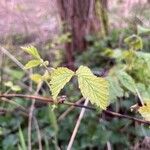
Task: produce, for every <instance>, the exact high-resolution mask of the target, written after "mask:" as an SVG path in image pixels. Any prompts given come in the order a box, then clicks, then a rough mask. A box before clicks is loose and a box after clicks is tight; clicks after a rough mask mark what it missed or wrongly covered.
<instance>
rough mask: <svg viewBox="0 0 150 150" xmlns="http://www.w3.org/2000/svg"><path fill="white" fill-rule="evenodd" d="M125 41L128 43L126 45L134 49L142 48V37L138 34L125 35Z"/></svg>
mask: <svg viewBox="0 0 150 150" xmlns="http://www.w3.org/2000/svg"><path fill="white" fill-rule="evenodd" d="M124 41H125V43H126V44H128V46H129V47H130V48H132V49H134V50H139V49H143V41H142V38H141V37H140V36H138V35H132V36H129V37H127V38H126V39H125V40H124Z"/></svg>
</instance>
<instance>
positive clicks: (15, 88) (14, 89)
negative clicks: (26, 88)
mask: <svg viewBox="0 0 150 150" xmlns="http://www.w3.org/2000/svg"><path fill="white" fill-rule="evenodd" d="M11 90H12V91H15V92H18V91H21V88H20V86H18V85H13V86H12V87H11Z"/></svg>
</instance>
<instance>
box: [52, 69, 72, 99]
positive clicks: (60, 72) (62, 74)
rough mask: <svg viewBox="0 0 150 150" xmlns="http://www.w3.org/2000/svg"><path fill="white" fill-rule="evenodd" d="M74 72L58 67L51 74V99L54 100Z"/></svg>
mask: <svg viewBox="0 0 150 150" xmlns="http://www.w3.org/2000/svg"><path fill="white" fill-rule="evenodd" d="M73 75H74V72H73V71H71V70H69V69H68V68H65V67H59V68H57V69H55V70H54V71H53V72H52V73H51V81H50V85H51V92H52V96H53V99H56V97H57V96H58V94H59V92H60V91H61V89H62V88H63V87H64V86H65V85H66V83H67V82H69V81H70V79H71V78H72V76H73Z"/></svg>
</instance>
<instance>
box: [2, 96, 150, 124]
mask: <svg viewBox="0 0 150 150" xmlns="http://www.w3.org/2000/svg"><path fill="white" fill-rule="evenodd" d="M2 97H5V98H14V97H20V98H26V99H29V100H34V99H35V100H36V101H39V102H43V103H47V104H49V103H51V104H54V103H55V102H54V100H53V99H52V98H48V97H42V96H32V95H23V94H0V98H2ZM63 100H64V99H63V98H62V97H60V98H59V99H58V104H64V105H68V106H75V107H79V108H85V109H89V110H92V111H96V109H95V108H93V107H90V106H84V105H82V104H76V103H71V102H67V101H63ZM103 113H105V114H106V115H107V114H108V115H111V116H113V117H118V118H125V119H129V120H132V121H134V122H138V123H141V124H147V125H150V121H146V120H142V119H138V118H135V117H131V116H128V115H123V114H120V113H116V112H113V111H110V110H103Z"/></svg>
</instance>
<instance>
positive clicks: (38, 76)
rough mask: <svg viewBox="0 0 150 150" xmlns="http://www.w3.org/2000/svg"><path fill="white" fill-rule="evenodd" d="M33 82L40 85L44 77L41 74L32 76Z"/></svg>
mask: <svg viewBox="0 0 150 150" xmlns="http://www.w3.org/2000/svg"><path fill="white" fill-rule="evenodd" d="M30 78H31V80H32V81H34V82H35V83H37V84H38V83H40V82H41V81H42V76H41V75H40V74H32V75H31V76H30Z"/></svg>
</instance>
